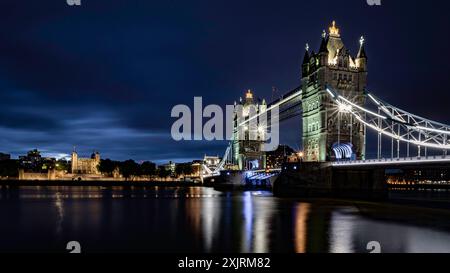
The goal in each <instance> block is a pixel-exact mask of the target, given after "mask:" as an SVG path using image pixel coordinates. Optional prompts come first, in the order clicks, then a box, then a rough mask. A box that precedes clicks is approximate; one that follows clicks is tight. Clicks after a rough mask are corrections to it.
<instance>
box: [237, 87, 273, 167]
mask: <svg viewBox="0 0 450 273" xmlns="http://www.w3.org/2000/svg"><path fill="white" fill-rule="evenodd" d="M237 106H238V107H236V110H235V115H234V117H235V121H234V122H235V124H234V137H233V143H232V154H233V162H234V163H235V165H237V166H238V168H239V170H255V169H256V170H260V169H265V168H266V153H265V152H264V151H262V145H263V144H264V142H265V135H264V134H265V130H264V129H265V128H262V126H263V124H261V123H260V121H259V120H258V119H254V122H248V123H247V124H246V125H245V126H239V123H242V122H244V121H248V120H249V119H251V117H252V116H253V115H257V114H258V113H261V112H265V111H266V110H267V104H266V102H265V100H263V101H262V102H261V103H258V102H255V99H254V95H253V93H252V91H251V90H248V91H247V93H246V94H245V100H244V101H242V100H241V101H240V102H239V105H237ZM238 116H239V117H240V118H238ZM238 128H240V130H242V131H241V132H240V131H239V130H238ZM241 133H242V134H241Z"/></svg>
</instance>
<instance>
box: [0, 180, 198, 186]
mask: <svg viewBox="0 0 450 273" xmlns="http://www.w3.org/2000/svg"><path fill="white" fill-rule="evenodd" d="M201 185H202V184H201V183H198V182H197V183H196V182H191V181H186V182H185V181H100V180H91V181H77V180H74V181H72V180H40V181H33V180H0V186H11V187H20V186H74V187H79V186H94V187H95V186H98V187H118V186H119V187H155V186H165V187H181V186H183V187H197V186H201Z"/></svg>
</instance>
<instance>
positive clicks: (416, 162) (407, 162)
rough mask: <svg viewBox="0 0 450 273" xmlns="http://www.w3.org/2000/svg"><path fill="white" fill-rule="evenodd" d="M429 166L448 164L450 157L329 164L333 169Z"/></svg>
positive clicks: (403, 158) (438, 156)
mask: <svg viewBox="0 0 450 273" xmlns="http://www.w3.org/2000/svg"><path fill="white" fill-rule="evenodd" d="M423 164H426V165H430V164H450V156H442V155H436V156H427V157H401V158H383V159H369V160H354V161H337V162H333V163H331V166H333V168H348V167H359V166H360V167H370V166H373V167H378V166H389V165H397V166H404V165H423Z"/></svg>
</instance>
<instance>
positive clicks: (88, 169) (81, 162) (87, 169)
mask: <svg viewBox="0 0 450 273" xmlns="http://www.w3.org/2000/svg"><path fill="white" fill-rule="evenodd" d="M99 164H100V153H98V152H94V153H93V154H92V155H91V158H80V157H78V154H77V152H76V151H73V152H72V173H73V174H97V175H98V174H100V172H99V170H98V165H99Z"/></svg>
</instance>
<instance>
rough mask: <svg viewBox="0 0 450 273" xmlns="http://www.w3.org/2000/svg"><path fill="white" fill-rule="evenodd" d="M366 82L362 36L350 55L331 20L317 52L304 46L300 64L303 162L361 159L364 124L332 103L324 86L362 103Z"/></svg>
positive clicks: (362, 156) (357, 102)
mask: <svg viewBox="0 0 450 273" xmlns="http://www.w3.org/2000/svg"><path fill="white" fill-rule="evenodd" d="M366 82H367V56H366V52H365V49H364V38H363V37H361V40H360V46H359V52H358V55H357V56H356V57H353V56H352V55H351V54H350V52H349V51H348V50H347V48H346V47H345V45H344V43H343V41H342V39H341V35H340V30H339V28H338V27H337V26H336V23H335V22H334V21H333V23H332V25H331V27H330V28H329V33H326V32H325V30H324V31H323V34H322V41H321V44H320V48H319V51H318V52H317V53H315V52H314V51H312V52H310V51H309V46H308V44H307V45H306V52H305V56H304V59H303V64H302V92H303V94H302V107H303V146H304V156H305V161H319V162H324V161H335V160H339V159H350V158H354V159H364V158H365V135H366V133H365V127H364V125H363V124H361V123H359V122H357V121H355V120H354V119H353V118H352V116H351V114H349V113H346V110H347V111H348V109H339V108H338V107H337V106H336V105H335V104H333V102H332V101H331V99H330V95H329V94H328V93H327V88H326V87H327V86H330V87H332V88H333V89H334V90H336V91H337V92H338V93H339V94H341V95H342V96H344V97H345V98H346V99H348V100H350V101H352V102H353V103H355V104H357V105H360V106H363V105H364V103H365V88H366ZM352 110H357V109H352ZM349 150H350V151H351V152H348V151H349Z"/></svg>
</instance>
